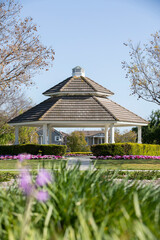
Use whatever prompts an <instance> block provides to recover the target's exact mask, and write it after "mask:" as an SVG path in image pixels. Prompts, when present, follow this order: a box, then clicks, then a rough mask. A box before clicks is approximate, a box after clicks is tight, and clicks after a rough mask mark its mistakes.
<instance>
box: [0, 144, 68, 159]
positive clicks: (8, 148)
mask: <svg viewBox="0 0 160 240" xmlns="http://www.w3.org/2000/svg"><path fill="white" fill-rule="evenodd" d="M66 150H67V146H65V145H55V144H50V145H39V144H19V145H0V155H17V154H20V153H30V154H33V155H37V154H42V155H57V156H58V155H59V156H62V155H64V154H65V153H66Z"/></svg>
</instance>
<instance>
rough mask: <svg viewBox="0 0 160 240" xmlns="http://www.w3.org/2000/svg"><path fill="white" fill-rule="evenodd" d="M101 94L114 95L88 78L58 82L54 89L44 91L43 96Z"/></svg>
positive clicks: (75, 78) (74, 78)
mask: <svg viewBox="0 0 160 240" xmlns="http://www.w3.org/2000/svg"><path fill="white" fill-rule="evenodd" d="M77 92H78V93H79V92H81V93H85V92H86V93H92V95H94V93H97V92H99V93H103V94H105V95H107V96H109V95H113V94H114V93H113V92H111V91H110V90H108V89H106V88H104V87H103V86H101V85H99V84H98V83H96V82H94V81H93V80H91V79H90V78H88V77H83V76H80V77H76V76H74V77H70V78H67V79H65V80H64V81H62V82H60V83H59V84H57V85H55V86H54V87H52V88H50V89H49V90H47V91H45V92H44V93H43V94H44V95H47V96H52V95H55V94H57V93H65V94H66V93H77Z"/></svg>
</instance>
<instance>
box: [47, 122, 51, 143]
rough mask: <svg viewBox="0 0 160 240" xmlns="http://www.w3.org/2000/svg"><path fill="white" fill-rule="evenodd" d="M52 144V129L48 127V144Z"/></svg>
mask: <svg viewBox="0 0 160 240" xmlns="http://www.w3.org/2000/svg"><path fill="white" fill-rule="evenodd" d="M51 143H52V127H51V126H50V125H49V127H48V144H51Z"/></svg>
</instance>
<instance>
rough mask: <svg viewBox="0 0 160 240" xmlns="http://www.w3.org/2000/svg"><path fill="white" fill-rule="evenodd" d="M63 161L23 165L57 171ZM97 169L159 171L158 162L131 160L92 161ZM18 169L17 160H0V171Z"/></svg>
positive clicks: (29, 161) (34, 168)
mask: <svg viewBox="0 0 160 240" xmlns="http://www.w3.org/2000/svg"><path fill="white" fill-rule="evenodd" d="M61 161H64V160H55V159H53V160H51V159H32V160H26V161H25V162H24V163H23V164H24V166H28V167H29V168H30V169H33V170H36V169H37V168H46V169H52V168H54V169H58V168H59V165H60V162H61ZM94 162H95V167H96V168H97V169H106V170H107V169H113V170H115V169H120V170H160V160H155V159H149V160H147V159H138V160H137V159H135V160H134V159H132V160H97V161H92V163H93V164H94ZM4 169H8V170H15V169H18V160H0V171H1V170H4Z"/></svg>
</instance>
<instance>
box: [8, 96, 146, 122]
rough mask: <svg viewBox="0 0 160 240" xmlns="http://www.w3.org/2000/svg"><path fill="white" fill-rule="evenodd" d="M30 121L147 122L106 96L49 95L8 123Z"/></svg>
mask: <svg viewBox="0 0 160 240" xmlns="http://www.w3.org/2000/svg"><path fill="white" fill-rule="evenodd" d="M32 121H47V122H52V121H91V122H92V121H127V122H136V123H142V124H143V123H147V122H146V121H145V120H144V119H142V118H141V117H139V116H137V115H136V114H134V113H132V112H130V111H129V110H127V109H125V108H123V107H122V106H120V105H119V104H117V103H115V102H113V101H111V100H109V99H108V98H100V97H95V96H66V97H56V98H54V97H51V98H49V99H47V100H45V101H44V102H42V103H40V104H38V105H36V106H35V107H33V108H31V109H29V110H28V111H26V112H25V113H23V114H21V115H19V116H18V117H16V118H14V119H13V120H11V121H10V122H9V123H20V122H32Z"/></svg>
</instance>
